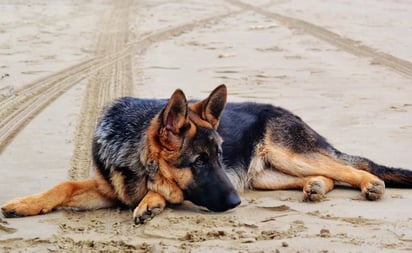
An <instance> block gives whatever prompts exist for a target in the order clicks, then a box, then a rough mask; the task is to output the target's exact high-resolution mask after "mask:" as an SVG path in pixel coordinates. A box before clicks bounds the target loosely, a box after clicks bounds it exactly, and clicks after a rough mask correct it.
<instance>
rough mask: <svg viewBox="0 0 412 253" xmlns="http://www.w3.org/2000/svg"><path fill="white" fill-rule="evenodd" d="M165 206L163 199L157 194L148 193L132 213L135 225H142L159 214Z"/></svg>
mask: <svg viewBox="0 0 412 253" xmlns="http://www.w3.org/2000/svg"><path fill="white" fill-rule="evenodd" d="M165 206H166V200H165V198H164V197H163V196H162V195H160V194H159V193H157V192H153V191H149V192H147V194H146V195H145V196H144V198H143V199H142V200H141V201H140V203H139V205H138V206H137V207H136V208H135V209H134V211H133V220H134V223H135V224H143V223H145V222H146V221H147V220H148V219H150V218H152V217H153V216H155V215H157V214H159V213H161V212H162V211H163V209H164V208H165Z"/></svg>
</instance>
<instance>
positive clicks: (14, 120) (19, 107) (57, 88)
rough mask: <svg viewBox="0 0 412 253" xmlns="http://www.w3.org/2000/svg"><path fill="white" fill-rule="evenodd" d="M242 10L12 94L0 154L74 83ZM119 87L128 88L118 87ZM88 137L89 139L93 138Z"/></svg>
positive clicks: (1, 125)
mask: <svg viewBox="0 0 412 253" xmlns="http://www.w3.org/2000/svg"><path fill="white" fill-rule="evenodd" d="M241 12H244V10H240V11H228V12H227V13H224V14H220V15H215V16H210V17H207V18H204V19H200V20H196V21H193V22H189V23H186V24H182V25H179V26H176V27H172V28H167V29H165V30H161V31H156V32H153V33H151V34H147V35H145V36H143V38H141V39H139V40H135V41H131V42H128V43H127V44H126V46H125V47H123V48H122V49H119V50H118V51H116V52H112V53H110V54H106V55H96V56H95V57H92V58H90V59H87V60H85V61H83V62H81V63H79V64H76V65H74V66H72V67H69V68H66V69H64V70H62V71H60V72H57V73H55V74H53V75H50V76H47V77H44V78H42V79H39V80H37V81H35V82H33V83H30V84H28V85H26V86H25V87H24V88H22V89H20V90H18V91H16V92H15V93H14V94H13V95H12V96H9V97H6V98H4V99H2V100H0V153H1V152H2V150H3V149H4V148H5V147H6V146H7V145H8V144H9V143H10V141H11V140H12V139H13V138H14V137H15V136H16V135H17V134H18V132H19V131H21V130H22V129H23V128H24V127H25V126H26V125H27V124H28V123H29V122H30V121H31V120H32V119H33V118H34V117H35V116H36V115H37V114H38V113H40V112H41V111H42V110H43V109H44V108H46V107H47V106H48V105H49V104H51V103H52V102H53V101H55V100H56V99H57V98H58V97H59V96H60V95H62V94H63V93H64V92H66V91H67V90H68V89H70V88H71V87H73V86H74V85H75V84H77V83H79V82H80V81H82V80H84V79H86V78H88V77H90V76H91V75H93V74H94V73H96V72H97V71H99V70H101V69H103V68H106V67H109V66H112V65H114V64H115V63H116V62H117V61H120V60H122V59H123V58H126V57H131V56H132V55H134V54H139V53H141V52H143V51H144V50H146V48H148V47H149V46H150V45H152V44H153V43H157V42H160V41H162V40H166V39H169V38H171V37H173V36H179V35H180V34H182V33H184V32H187V31H190V30H192V29H195V28H197V27H201V26H204V25H206V24H211V23H216V22H218V21H219V20H221V19H224V18H226V17H228V16H231V15H237V14H239V13H241ZM122 62H123V63H122V64H120V65H121V66H123V68H131V66H129V63H127V62H128V61H122ZM125 62H126V63H125ZM129 62H130V61H129ZM118 73H120V72H118ZM118 78H120V74H119V75H118ZM116 89H125V88H124V87H119V86H117V88H116ZM123 93H125V94H127V90H124V91H123ZM93 94H95V95H96V93H93ZM93 112H94V114H96V115H98V114H99V113H100V108H94V109H93ZM92 114H93V113H92ZM84 118H85V117H83V118H82V119H84ZM93 127H94V126H93ZM93 127H92V128H93ZM76 136H77V135H76ZM88 140H89V142H90V139H88ZM88 145H90V144H88ZM88 164H90V162H88Z"/></svg>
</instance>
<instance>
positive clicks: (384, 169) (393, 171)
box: [334, 150, 412, 188]
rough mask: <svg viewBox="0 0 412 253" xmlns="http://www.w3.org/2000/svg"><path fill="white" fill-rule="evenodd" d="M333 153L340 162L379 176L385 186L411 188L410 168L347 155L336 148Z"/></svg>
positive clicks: (411, 172) (411, 175) (411, 171)
mask: <svg viewBox="0 0 412 253" xmlns="http://www.w3.org/2000/svg"><path fill="white" fill-rule="evenodd" d="M334 153H335V155H336V157H337V158H338V159H339V160H341V161H342V162H344V163H346V164H349V165H351V166H353V167H355V168H357V169H360V170H365V171H368V172H370V173H372V174H374V175H375V176H377V177H379V178H380V179H382V180H383V181H384V182H385V185H386V187H392V188H412V170H407V169H401V168H393V167H388V166H384V165H380V164H377V163H375V162H373V161H371V160H369V159H367V158H364V157H359V156H352V155H348V154H345V153H342V152H340V151H338V150H334Z"/></svg>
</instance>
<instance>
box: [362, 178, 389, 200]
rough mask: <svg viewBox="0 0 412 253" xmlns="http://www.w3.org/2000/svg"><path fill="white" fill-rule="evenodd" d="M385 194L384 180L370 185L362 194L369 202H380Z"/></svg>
mask: <svg viewBox="0 0 412 253" xmlns="http://www.w3.org/2000/svg"><path fill="white" fill-rule="evenodd" d="M384 193H385V183H384V182H383V181H382V180H378V181H375V182H373V183H369V184H368V185H367V186H366V187H364V188H363V189H362V194H363V195H364V196H365V198H366V199H368V200H378V199H381V198H382V197H383V194H384Z"/></svg>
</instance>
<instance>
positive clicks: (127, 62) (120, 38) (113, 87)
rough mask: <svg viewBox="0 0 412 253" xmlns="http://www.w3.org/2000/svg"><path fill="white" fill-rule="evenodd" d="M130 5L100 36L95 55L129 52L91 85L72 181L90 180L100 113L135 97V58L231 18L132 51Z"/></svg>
mask: <svg viewBox="0 0 412 253" xmlns="http://www.w3.org/2000/svg"><path fill="white" fill-rule="evenodd" d="M130 4H131V3H130V1H129V2H122V3H121V4H120V5H117V6H115V8H114V10H113V11H112V12H111V14H110V16H109V17H108V18H107V20H106V22H105V24H104V25H103V26H104V28H103V29H102V33H101V34H100V38H99V41H98V44H97V50H96V54H98V55H99V54H103V55H104V54H108V53H109V54H110V53H112V52H117V51H119V50H122V49H123V50H128V53H127V54H126V56H125V57H123V58H122V59H120V60H119V61H117V62H116V64H114V66H108V67H106V68H103V69H101V70H100V71H98V72H97V73H96V74H95V75H94V76H93V77H92V78H91V80H90V81H89V83H88V86H87V88H86V95H85V99H84V102H83V105H82V112H81V116H80V121H79V123H80V124H79V126H78V128H77V131H76V132H77V134H76V137H75V150H74V153H73V158H72V166H71V169H70V171H69V177H70V179H72V180H80V179H85V178H88V177H89V175H90V172H91V171H92V169H93V164H92V159H91V158H92V153H91V143H92V138H93V133H94V129H95V126H96V124H97V121H98V116H99V115H100V112H101V109H102V108H103V107H104V106H105V105H106V104H107V103H108V102H110V101H112V100H113V99H115V98H118V97H121V96H126V95H131V93H132V71H131V68H132V66H131V57H132V55H133V54H134V53H136V54H140V53H142V52H143V51H144V50H145V49H146V48H148V47H149V46H150V45H151V44H153V43H157V42H160V41H162V40H165V39H168V38H170V37H171V36H178V35H180V34H181V33H184V32H186V31H188V30H191V29H194V28H196V27H198V26H201V25H204V24H206V23H211V22H216V21H218V20H220V19H222V18H225V17H227V16H228V15H229V14H228V13H226V14H223V15H219V16H213V17H209V18H206V19H203V20H200V21H195V22H192V23H189V24H186V25H182V26H179V27H176V28H172V29H166V30H164V31H161V32H159V33H156V34H154V35H152V36H150V35H149V36H148V37H147V38H146V39H143V40H141V41H140V43H138V45H139V46H138V47H133V46H132V45H133V44H130V45H129V46H127V38H128V32H129V29H128V28H129V24H128V19H129V10H130V8H129V6H130ZM231 14H235V13H231Z"/></svg>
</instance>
